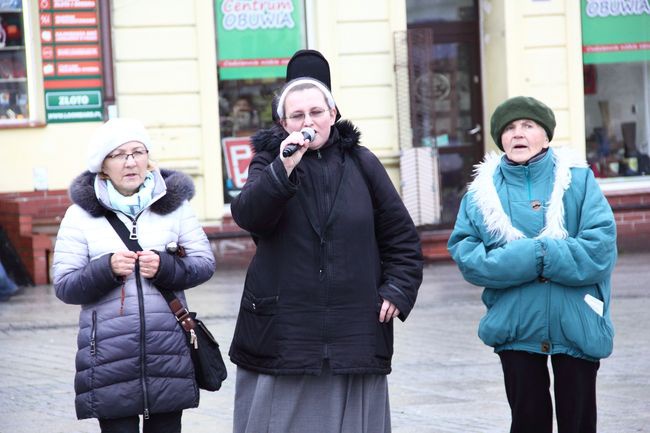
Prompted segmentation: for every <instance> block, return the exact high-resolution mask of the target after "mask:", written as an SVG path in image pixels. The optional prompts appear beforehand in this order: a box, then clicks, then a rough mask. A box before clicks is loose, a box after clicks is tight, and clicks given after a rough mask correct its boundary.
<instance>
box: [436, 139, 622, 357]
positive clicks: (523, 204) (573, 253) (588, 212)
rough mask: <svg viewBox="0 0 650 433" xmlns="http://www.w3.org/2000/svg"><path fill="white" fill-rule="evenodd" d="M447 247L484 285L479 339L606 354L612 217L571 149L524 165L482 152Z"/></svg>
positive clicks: (502, 346)
mask: <svg viewBox="0 0 650 433" xmlns="http://www.w3.org/2000/svg"><path fill="white" fill-rule="evenodd" d="M448 248H449V251H450V253H451V255H452V257H453V259H454V260H455V261H456V263H457V264H458V266H459V268H460V271H461V272H462V274H463V276H464V277H465V279H466V280H467V281H468V282H470V283H472V284H475V285H478V286H484V287H485V289H484V291H483V296H482V299H483V303H484V304H485V306H486V307H487V312H486V314H485V316H484V317H483V318H482V319H481V322H480V325H479V337H480V338H481V339H482V340H483V342H484V343H485V344H487V345H488V346H492V347H494V350H495V352H499V351H502V350H524V351H527V352H533V353H541V354H558V353H563V354H567V355H570V356H573V357H577V358H582V359H587V360H591V361H594V360H598V359H601V358H605V357H607V356H609V355H610V354H611V352H612V348H613V337H614V327H613V324H612V321H611V317H610V294H611V286H610V277H611V273H612V269H613V268H614V264H615V262H616V256H617V253H616V224H615V221H614V216H613V213H612V210H611V208H610V206H609V204H608V202H607V200H606V199H605V197H604V195H603V193H602V191H601V190H600V187H599V185H598V183H597V182H596V180H595V178H594V176H593V174H592V172H591V170H589V168H587V167H586V165H585V164H584V161H580V160H579V159H578V158H576V156H575V155H574V154H573V153H572V152H571V151H570V150H567V149H549V150H548V152H547V153H546V155H545V156H543V157H542V158H541V159H539V160H538V161H535V162H533V163H531V164H529V165H527V166H522V165H511V164H509V163H507V162H506V160H505V157H502V156H498V155H496V154H490V155H488V156H487V157H486V159H485V161H484V162H483V163H481V164H480V165H479V166H478V167H477V171H476V178H475V179H474V181H473V182H472V183H471V184H470V186H469V189H468V192H467V194H466V195H465V197H464V198H463V200H462V202H461V206H460V210H459V212H458V217H457V220H456V224H455V227H454V230H453V232H452V234H451V237H450V239H449V243H448ZM599 307H602V312H600V311H599Z"/></svg>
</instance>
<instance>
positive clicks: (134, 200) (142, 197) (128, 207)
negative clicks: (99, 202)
mask: <svg viewBox="0 0 650 433" xmlns="http://www.w3.org/2000/svg"><path fill="white" fill-rule="evenodd" d="M155 183H156V182H155V181H154V177H153V173H152V172H150V171H149V172H147V176H146V177H145V178H144V182H142V185H140V189H139V190H138V192H136V193H135V194H133V195H130V196H124V195H122V194H120V192H119V191H118V190H117V189H115V187H114V186H113V183H112V182H111V181H110V179H107V180H106V187H107V191H108V199H109V201H110V204H111V208H113V210H117V211H120V212H122V213H124V214H126V215H130V216H132V217H135V216H136V215H137V214H139V213H140V212H141V211H142V209H144V208H146V207H147V206H148V205H149V203H151V199H152V196H153V187H154V185H155Z"/></svg>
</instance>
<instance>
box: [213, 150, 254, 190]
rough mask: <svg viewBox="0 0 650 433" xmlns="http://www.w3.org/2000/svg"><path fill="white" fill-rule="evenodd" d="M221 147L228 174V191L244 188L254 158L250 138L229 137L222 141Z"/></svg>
mask: <svg viewBox="0 0 650 433" xmlns="http://www.w3.org/2000/svg"><path fill="white" fill-rule="evenodd" d="M221 145H222V148H223V155H224V159H225V161H226V171H227V172H228V184H229V185H227V187H228V190H229V191H230V190H231V189H233V187H234V188H237V189H240V188H243V187H244V184H245V183H246V179H248V165H249V164H250V162H251V159H252V158H253V151H252V149H251V139H250V137H227V138H224V139H223V140H221Z"/></svg>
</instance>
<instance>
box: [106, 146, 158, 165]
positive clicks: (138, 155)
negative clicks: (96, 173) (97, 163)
mask: <svg viewBox="0 0 650 433" xmlns="http://www.w3.org/2000/svg"><path fill="white" fill-rule="evenodd" d="M148 153H149V151H148V150H147V149H138V150H134V151H133V152H131V153H114V154H112V155H108V156H106V158H107V159H108V160H109V161H116V162H126V160H127V159H129V156H130V157H132V158H133V160H134V161H142V160H144V159H145V158H146V157H147V154H148Z"/></svg>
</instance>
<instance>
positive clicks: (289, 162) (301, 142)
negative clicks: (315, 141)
mask: <svg viewBox="0 0 650 433" xmlns="http://www.w3.org/2000/svg"><path fill="white" fill-rule="evenodd" d="M289 144H297V145H298V146H300V147H298V150H296V151H295V152H294V153H293V154H292V155H291V156H288V157H284V156H282V151H283V150H284V148H285V147H287V145H289ZM307 149H309V140H305V137H303V135H302V132H300V131H293V132H292V133H291V134H289V136H288V137H287V138H285V139H284V140H282V143H280V159H281V160H282V162H283V163H284V168H285V170H287V176H289V175H290V174H291V172H292V171H293V169H294V168H296V166H297V165H298V163H300V160H301V159H302V156H303V155H304V154H305V152H307Z"/></svg>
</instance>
